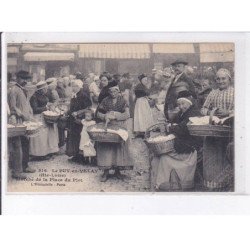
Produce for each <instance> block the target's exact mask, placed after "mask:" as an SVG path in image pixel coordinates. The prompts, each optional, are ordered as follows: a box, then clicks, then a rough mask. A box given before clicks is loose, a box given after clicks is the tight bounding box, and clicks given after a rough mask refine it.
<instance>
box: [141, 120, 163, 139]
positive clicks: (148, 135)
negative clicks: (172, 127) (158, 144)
mask: <svg viewBox="0 0 250 250" xmlns="http://www.w3.org/2000/svg"><path fill="white" fill-rule="evenodd" d="M160 125H166V122H159V123H157V124H155V125H153V126H151V127H149V128H148V129H147V130H146V132H145V136H144V138H145V139H148V138H149V137H150V132H151V131H152V130H153V129H155V128H159V126H160Z"/></svg>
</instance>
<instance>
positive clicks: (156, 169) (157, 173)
mask: <svg viewBox="0 0 250 250" xmlns="http://www.w3.org/2000/svg"><path fill="white" fill-rule="evenodd" d="M177 104H178V107H179V109H180V111H179V113H178V114H177V116H176V117H175V118H174V121H173V124H171V125H168V126H167V130H168V133H170V134H174V135H175V143H174V151H172V152H170V153H168V154H163V155H161V156H158V157H154V158H153V160H152V162H151V165H152V181H153V185H154V187H155V188H156V189H157V190H163V191H168V190H171V189H179V188H180V187H179V185H180V186H181V188H182V189H184V190H185V189H191V188H193V187H194V174H195V170H196V164H197V151H198V150H199V149H200V147H201V145H202V141H201V140H200V139H199V138H198V137H193V136H191V135H190V134H189V131H188V129H187V123H188V122H189V117H193V116H200V115H201V114H200V112H199V110H198V109H197V108H196V106H195V105H193V98H192V95H191V93H190V92H189V91H182V92H180V93H179V94H178V97H177Z"/></svg>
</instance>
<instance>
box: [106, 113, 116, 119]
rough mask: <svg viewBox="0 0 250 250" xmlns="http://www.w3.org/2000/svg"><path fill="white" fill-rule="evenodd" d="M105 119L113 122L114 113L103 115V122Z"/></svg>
mask: <svg viewBox="0 0 250 250" xmlns="http://www.w3.org/2000/svg"><path fill="white" fill-rule="evenodd" d="M106 119H109V120H115V119H116V117H115V113H114V112H108V113H107V114H106V115H105V120H106Z"/></svg>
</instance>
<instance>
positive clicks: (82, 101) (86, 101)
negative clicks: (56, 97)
mask: <svg viewBox="0 0 250 250" xmlns="http://www.w3.org/2000/svg"><path fill="white" fill-rule="evenodd" d="M91 105H92V103H91V100H90V98H89V96H88V95H87V94H86V93H85V91H84V89H81V90H80V91H79V92H78V93H77V94H76V97H73V98H72V99H71V101H70V109H69V133H68V138H67V143H66V154H67V155H68V156H77V155H78V153H79V144H80V134H81V131H82V124H77V123H76V122H75V118H74V117H73V116H72V113H73V112H77V111H80V110H83V109H86V108H88V107H90V106H91ZM78 118H79V119H82V118H83V116H82V117H78Z"/></svg>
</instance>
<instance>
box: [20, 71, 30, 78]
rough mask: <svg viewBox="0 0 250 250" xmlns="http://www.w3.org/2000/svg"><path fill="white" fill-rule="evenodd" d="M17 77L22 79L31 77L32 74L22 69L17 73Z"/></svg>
mask: <svg viewBox="0 0 250 250" xmlns="http://www.w3.org/2000/svg"><path fill="white" fill-rule="evenodd" d="M16 77H18V78H21V79H30V78H31V75H30V74H29V72H28V71H25V70H20V71H18V72H17V73H16Z"/></svg>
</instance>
